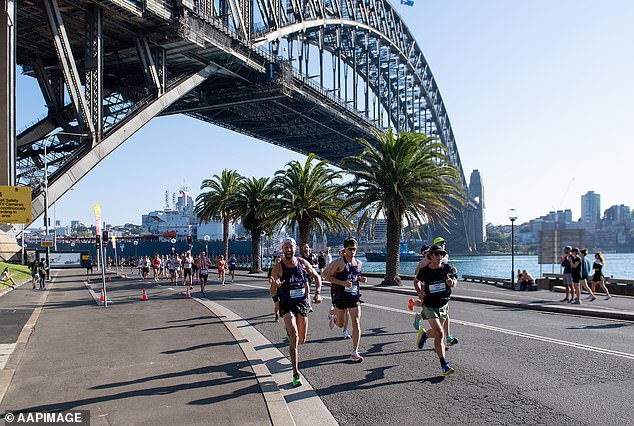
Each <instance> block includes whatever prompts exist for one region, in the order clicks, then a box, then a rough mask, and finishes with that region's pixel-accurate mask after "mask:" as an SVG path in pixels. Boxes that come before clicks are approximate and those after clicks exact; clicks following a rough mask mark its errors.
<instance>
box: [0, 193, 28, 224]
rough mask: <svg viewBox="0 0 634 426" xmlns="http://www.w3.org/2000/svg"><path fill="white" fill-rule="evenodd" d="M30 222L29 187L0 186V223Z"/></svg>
mask: <svg viewBox="0 0 634 426" xmlns="http://www.w3.org/2000/svg"><path fill="white" fill-rule="evenodd" d="M31 222H32V216H31V187H30V186H0V223H24V224H30V223H31Z"/></svg>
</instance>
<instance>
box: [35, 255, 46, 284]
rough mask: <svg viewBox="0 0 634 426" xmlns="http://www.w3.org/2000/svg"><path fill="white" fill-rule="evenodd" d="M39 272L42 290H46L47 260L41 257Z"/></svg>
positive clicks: (38, 266)
mask: <svg viewBox="0 0 634 426" xmlns="http://www.w3.org/2000/svg"><path fill="white" fill-rule="evenodd" d="M37 274H38V280H39V282H40V290H46V260H44V259H40V263H39V264H38V265H37Z"/></svg>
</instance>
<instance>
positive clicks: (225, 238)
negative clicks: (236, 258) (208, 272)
mask: <svg viewBox="0 0 634 426" xmlns="http://www.w3.org/2000/svg"><path fill="white" fill-rule="evenodd" d="M222 244H223V247H222V250H223V253H224V256H225V260H227V259H229V218H228V217H225V218H223V219H222Z"/></svg>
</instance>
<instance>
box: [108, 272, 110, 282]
mask: <svg viewBox="0 0 634 426" xmlns="http://www.w3.org/2000/svg"><path fill="white" fill-rule="evenodd" d="M108 282H110V272H108Z"/></svg>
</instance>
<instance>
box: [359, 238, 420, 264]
mask: <svg viewBox="0 0 634 426" xmlns="http://www.w3.org/2000/svg"><path fill="white" fill-rule="evenodd" d="M399 249H400V253H401V262H419V261H421V260H422V259H423V255H422V254H420V253H416V252H415V251H412V250H410V249H409V248H408V247H407V243H406V242H401V243H400V245H399ZM385 252H386V249H385V248H383V250H381V251H369V252H366V253H365V259H366V260H367V261H368V262H385Z"/></svg>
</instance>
